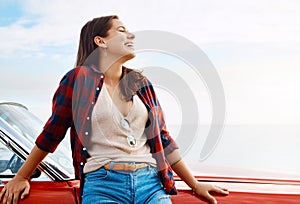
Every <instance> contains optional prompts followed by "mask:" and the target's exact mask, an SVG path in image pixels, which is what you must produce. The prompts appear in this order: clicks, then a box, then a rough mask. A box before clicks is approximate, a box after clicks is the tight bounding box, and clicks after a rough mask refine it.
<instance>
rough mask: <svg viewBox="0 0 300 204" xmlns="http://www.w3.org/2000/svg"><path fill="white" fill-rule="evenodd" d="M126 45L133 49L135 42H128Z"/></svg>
mask: <svg viewBox="0 0 300 204" xmlns="http://www.w3.org/2000/svg"><path fill="white" fill-rule="evenodd" d="M124 45H125V46H127V47H133V42H126V43H125V44H124Z"/></svg>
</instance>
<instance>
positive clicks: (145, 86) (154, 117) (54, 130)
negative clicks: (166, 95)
mask: <svg viewBox="0 0 300 204" xmlns="http://www.w3.org/2000/svg"><path fill="white" fill-rule="evenodd" d="M124 69H127V68H125V67H124ZM103 82H104V74H103V73H101V72H100V71H99V70H98V69H97V68H96V67H94V66H88V67H87V66H81V67H76V68H74V69H72V70H71V71H69V72H68V73H67V74H66V75H65V76H64V77H63V78H62V80H61V82H60V85H59V87H58V89H57V91H56V92H55V94H54V98H53V104H52V105H53V107H52V115H51V117H50V118H49V120H48V121H47V122H46V124H45V126H44V128H43V131H42V132H41V134H40V135H39V136H38V138H37V139H36V145H37V146H38V147H39V148H40V149H42V150H44V151H47V152H53V151H55V149H56V147H57V146H58V144H59V143H60V142H61V140H62V139H63V138H64V137H65V134H66V132H67V129H68V128H69V127H70V128H71V129H70V137H71V148H72V157H73V166H74V170H75V177H76V179H80V180H81V181H83V176H84V174H83V166H84V164H85V163H86V160H87V158H88V157H89V154H88V152H87V151H86V148H85V147H84V146H83V144H85V143H84V141H85V140H87V139H88V137H89V135H91V118H92V117H91V114H92V111H93V107H94V104H95V102H96V100H97V98H98V96H99V93H100V91H101V88H102V84H103ZM134 87H136V94H137V95H138V96H139V97H140V99H141V100H142V102H143V103H144V104H145V106H146V108H147V110H148V117H149V118H148V121H147V123H146V127H145V134H146V136H147V144H148V145H149V146H150V149H151V153H152V155H153V157H154V158H155V159H156V161H157V169H158V177H159V178H160V180H161V182H162V184H163V186H164V188H165V190H166V192H167V193H168V194H177V191H176V188H175V182H174V180H173V173H172V169H171V167H170V165H169V163H168V161H167V160H166V157H165V154H169V153H171V152H172V151H173V150H175V149H177V148H178V146H177V144H176V143H175V141H174V140H173V139H172V138H171V137H170V135H169V133H168V131H167V130H166V125H165V121H164V117H163V112H162V110H161V107H160V105H159V102H158V99H157V97H156V94H155V92H154V89H153V86H152V84H151V83H150V81H149V80H147V79H146V78H145V79H143V80H140V81H139V82H136V83H135V84H134ZM82 184H83V182H81V188H82Z"/></svg>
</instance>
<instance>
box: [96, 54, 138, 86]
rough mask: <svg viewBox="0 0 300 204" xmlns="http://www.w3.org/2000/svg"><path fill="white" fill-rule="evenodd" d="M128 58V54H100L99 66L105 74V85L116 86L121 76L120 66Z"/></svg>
mask: <svg viewBox="0 0 300 204" xmlns="http://www.w3.org/2000/svg"><path fill="white" fill-rule="evenodd" d="M131 58H132V57H131ZM128 60H129V58H128V56H123V57H117V56H114V55H111V54H110V55H108V56H105V57H104V56H103V55H100V59H99V67H100V69H101V71H102V72H103V73H104V75H105V78H104V82H105V83H106V84H107V85H109V86H116V85H118V84H119V82H120V79H121V76H122V66H123V64H124V63H125V62H126V61H128Z"/></svg>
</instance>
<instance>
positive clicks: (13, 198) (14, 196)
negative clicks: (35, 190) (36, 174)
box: [12, 193, 20, 204]
mask: <svg viewBox="0 0 300 204" xmlns="http://www.w3.org/2000/svg"><path fill="white" fill-rule="evenodd" d="M19 198H20V194H19V193H15V194H14V195H13V197H12V201H13V204H18V203H19Z"/></svg>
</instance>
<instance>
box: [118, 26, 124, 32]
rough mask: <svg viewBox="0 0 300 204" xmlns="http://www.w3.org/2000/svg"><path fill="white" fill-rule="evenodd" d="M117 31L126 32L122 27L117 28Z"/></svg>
mask: <svg viewBox="0 0 300 204" xmlns="http://www.w3.org/2000/svg"><path fill="white" fill-rule="evenodd" d="M118 31H120V32H126V28H125V27H124V26H120V27H118Z"/></svg>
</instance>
